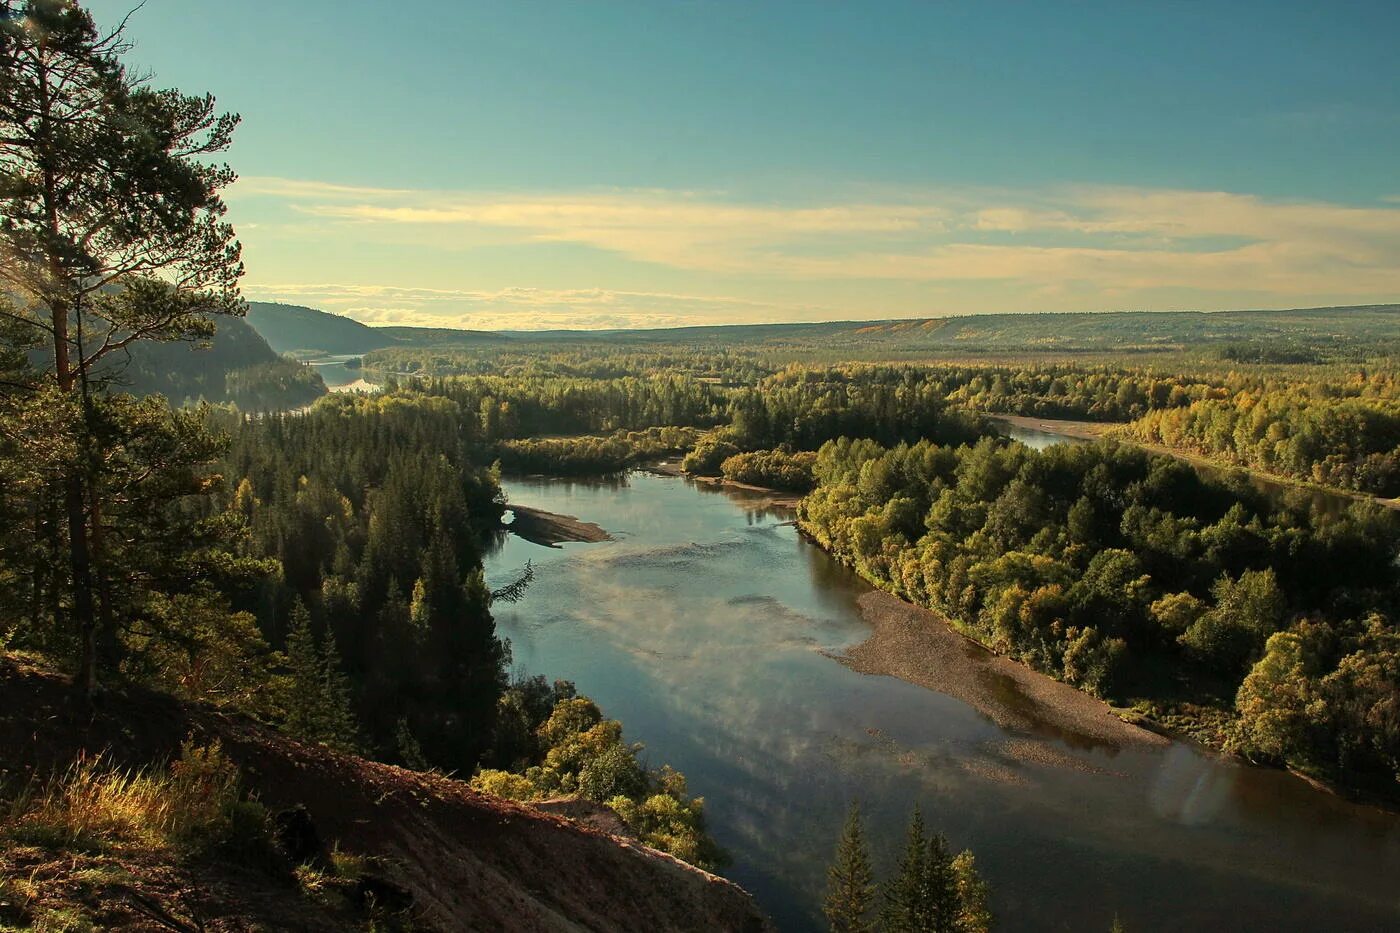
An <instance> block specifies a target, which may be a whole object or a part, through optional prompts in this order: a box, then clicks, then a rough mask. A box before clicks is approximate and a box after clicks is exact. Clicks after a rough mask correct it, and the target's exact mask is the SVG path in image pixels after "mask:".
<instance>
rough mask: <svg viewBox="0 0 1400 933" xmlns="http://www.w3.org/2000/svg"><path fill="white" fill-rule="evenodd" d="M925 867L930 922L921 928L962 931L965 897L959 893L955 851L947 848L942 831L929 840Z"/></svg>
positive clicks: (934, 932)
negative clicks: (954, 859)
mask: <svg viewBox="0 0 1400 933" xmlns="http://www.w3.org/2000/svg"><path fill="white" fill-rule="evenodd" d="M924 868H925V871H926V872H927V875H926V876H925V881H924V890H925V891H926V892H927V897H928V901H927V904H928V907H927V914H926V916H927V920H926V924H927V925H926V926H924V927H921V928H920V929H923V930H928V931H930V933H959V920H960V918H961V915H962V901H961V899H960V898H959V896H958V878H957V874H956V873H955V872H954V870H953V855H952V853H951V852H949V851H948V840H947V839H946V838H944V836H943V834H942V833H934V835H933V838H932V839H930V840H929V843H928V856H927V858H925V860H924Z"/></svg>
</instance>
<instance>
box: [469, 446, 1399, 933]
mask: <svg viewBox="0 0 1400 933" xmlns="http://www.w3.org/2000/svg"><path fill="white" fill-rule="evenodd" d="M507 485H508V487H509V489H508V491H509V495H510V498H511V501H513V502H518V503H520V504H523V505H530V506H534V507H537V508H542V509H546V510H549V511H554V512H561V513H565V514H569V515H575V516H577V517H579V518H580V519H582V520H585V521H592V522H597V523H598V524H599V525H601V526H602V527H603V528H605V529H607V530H608V531H609V532H611V533H613V534H614V535H615V536H617V539H616V540H613V541H609V542H603V543H599V544H573V543H566V544H564V545H563V546H562V547H561V548H559V549H548V548H542V547H537V546H535V545H531V544H529V543H528V542H524V541H521V540H520V539H518V538H514V537H509V536H507V537H505V538H504V539H503V540H502V541H501V542H500V545H499V548H498V550H496V551H495V552H494V553H493V554H492V556H491V558H490V560H489V562H488V573H489V576H490V579H491V582H492V584H493V585H499V584H500V583H503V582H508V581H509V579H511V574H512V571H513V570H514V569H515V568H518V567H521V566H523V565H524V563H525V561H526V560H527V559H528V560H531V561H533V563H534V566H535V568H536V572H537V577H536V582H535V583H534V584H533V585H532V586H531V588H530V590H529V592H528V593H527V595H526V597H525V599H524V600H523V601H522V602H521V603H519V604H517V605H513V606H501V607H498V610H499V611H498V624H499V627H500V630H501V632H502V634H504V635H505V636H506V637H508V638H509V639H510V640H511V642H512V646H513V653H514V658H515V662H516V664H517V666H518V667H520V668H521V669H522V670H523V671H526V672H530V673H536V672H538V673H543V674H546V675H547V676H550V677H567V678H571V679H574V680H576V681H577V682H578V684H579V687H580V689H581V690H583V691H584V692H586V693H588V694H589V695H591V696H593V697H594V698H596V699H597V700H598V701H599V702H600V703H601V704H602V706H603V708H604V709H605V710H607V711H608V713H609V714H610V715H613V716H616V717H618V718H620V719H621V720H622V721H623V722H624V723H625V724H626V727H627V734H628V737H629V738H630V739H640V740H643V741H645V742H646V743H647V755H648V757H649V759H650V761H651V762H652V763H653V764H658V765H659V764H661V763H663V762H665V763H670V764H672V765H674V766H676V767H677V768H679V769H680V770H682V771H683V772H685V773H686V775H687V777H688V778H689V779H690V783H691V789H692V791H693V792H694V793H697V794H701V795H703V796H704V797H705V798H706V801H707V805H708V813H709V817H710V820H711V825H712V828H713V830H714V832H715V834H716V835H717V837H718V838H719V841H720V843H721V844H722V845H724V846H726V847H727V848H729V849H730V851H731V852H732V853H733V854H734V856H735V863H734V865H733V867H732V868H731V869H730V871H729V874H730V875H731V877H734V878H735V879H736V880H737V881H739V882H740V883H741V884H743V885H744V886H745V887H747V888H748V889H749V890H750V891H752V892H753V893H754V894H755V895H756V896H757V897H758V898H759V900H760V902H761V903H762V905H763V907H764V908H765V909H766V910H768V911H769V912H770V913H771V914H773V916H774V917H775V918H776V919H777V920H778V921H779V923H780V925H781V926H782V927H783V928H784V929H799V930H800V929H817V928H819V926H820V924H819V919H820V918H819V915H818V914H817V911H816V907H817V904H818V903H819V900H820V896H821V890H822V886H823V883H824V869H825V864H826V861H827V859H828V857H829V855H830V852H831V849H832V846H833V844H834V841H835V838H836V835H837V834H838V832H839V830H840V825H841V820H842V818H843V816H844V811H845V808H846V806H847V804H848V802H849V801H850V800H851V799H852V798H853V797H860V798H861V799H862V801H863V804H864V808H865V811H866V813H867V816H868V820H869V830H870V834H871V837H872V840H873V841H874V842H875V844H876V845H877V847H878V848H879V849H880V850H881V852H882V853H892V852H893V851H894V849H895V848H896V847H897V846H898V843H899V840H900V838H901V834H902V830H903V824H904V821H905V819H906V818H907V815H908V810H909V807H910V806H911V805H912V804H913V803H914V802H915V801H916V800H917V801H919V802H921V803H922V804H923V806H924V808H925V812H926V814H927V816H928V819H929V822H930V823H931V824H932V825H934V826H937V827H938V828H940V829H941V830H943V831H944V832H946V833H947V834H948V835H949V836H950V838H951V839H952V840H953V841H954V842H955V843H956V844H957V845H960V846H970V847H972V848H973V849H974V850H975V851H976V852H977V855H978V860H979V863H981V864H982V865H983V867H984V871H985V873H986V874H987V876H988V877H989V878H990V879H991V880H992V882H993V883H994V885H995V891H996V894H995V906H996V907H997V909H998V910H999V911H1000V912H1001V913H1002V914H1003V916H1004V917H1006V918H1008V920H1007V922H1005V923H1004V925H1003V928H1005V929H1018V930H1081V929H1088V930H1095V929H1107V927H1108V924H1109V922H1110V920H1111V918H1112V916H1113V914H1114V913H1115V912H1117V913H1119V914H1120V915H1121V916H1122V918H1123V920H1124V923H1125V924H1126V925H1127V926H1128V928H1129V929H1132V930H1134V931H1153V930H1183V929H1220V928H1228V929H1258V930H1311V929H1328V930H1380V929H1387V928H1397V927H1400V901H1397V893H1396V889H1395V885H1394V884H1393V878H1394V877H1395V876H1396V872H1397V870H1400V828H1397V820H1396V819H1395V818H1394V817H1393V816H1390V815H1388V814H1381V813H1377V812H1376V811H1371V810H1366V809H1365V808H1360V807H1355V806H1353V805H1351V804H1347V803H1345V802H1344V801H1340V800H1337V799H1335V798H1332V797H1329V796H1327V795H1324V794H1320V793H1318V792H1317V791H1315V790H1313V789H1312V788H1310V787H1308V786H1307V785H1306V784H1304V783H1302V782H1301V781H1298V780H1296V779H1294V778H1292V777H1290V776H1289V775H1287V774H1283V773H1280V772H1270V771H1260V770H1256V769H1252V768H1242V767H1239V766H1237V765H1235V764H1233V763H1231V762H1227V761H1222V760H1220V759H1218V758H1216V757H1215V756H1212V755H1209V754H1206V753H1204V752H1201V751H1199V750H1196V749H1193V748H1189V747H1186V746H1180V745H1175V746H1167V747H1165V748H1146V747H1144V748H1138V747H1131V748H1110V747H1104V746H1102V745H1092V744H1087V743H1084V742H1082V741H1077V740H1076V739H1075V738H1074V737H1073V736H1068V735H1061V734H1055V733H1053V732H1047V731H1045V730H1042V729H1040V728H1038V727H1037V723H1038V721H1039V717H1038V715H1037V712H1036V706H1035V703H1034V701H1030V700H1029V699H1028V698H1024V697H1020V696H1018V695H1014V694H1011V693H1008V695H1007V696H1005V697H1004V698H1003V699H1004V702H1006V703H1007V704H1010V705H1012V706H1015V707H1016V710H1017V715H1016V717H1015V721H1016V722H1024V723H1026V724H1027V725H1026V727H1025V728H1023V729H1019V730H1018V729H1015V728H1000V727H998V726H997V725H996V724H995V723H993V722H992V721H990V720H989V719H988V718H986V717H984V716H982V715H981V714H979V713H977V712H976V711H974V710H973V709H971V708H970V707H968V706H966V705H964V704H963V703H961V702H959V701H957V700H954V699H952V698H950V697H947V696H944V695H942V694H939V693H936V692H933V691H930V690H925V689H922V688H920V687H915V686H912V685H910V684H907V683H904V682H902V681H899V680H895V679H892V678H887V677H871V676H864V675H861V674H858V673H855V672H854V671H851V670H849V669H847V668H846V667H845V666H843V665H841V664H840V663H838V662H837V661H835V660H833V659H832V657H831V655H832V654H839V653H840V651H841V650H842V649H843V648H845V647H846V646H849V645H851V644H854V643H856V642H858V641H860V640H861V639H863V638H864V637H865V635H866V633H867V632H868V629H867V628H866V626H865V624H864V623H863V622H862V621H861V618H860V615H859V612H858V608H857V605H856V600H857V599H858V598H859V597H860V596H861V595H862V594H863V593H866V592H868V589H869V588H868V587H866V586H865V585H864V584H863V583H861V582H860V581H859V580H857V579H856V578H855V577H854V576H853V575H852V574H851V572H850V571H849V570H847V569H846V568H844V567H841V566H840V565H838V564H836V563H834V562H833V561H831V560H829V559H828V558H827V557H826V556H825V555H823V554H822V553H821V552H820V551H819V550H817V549H816V548H814V547H812V546H810V545H809V544H807V543H805V542H804V541H802V540H801V538H800V537H799V536H798V535H797V533H796V531H795V529H793V528H792V527H791V526H789V525H786V524H785V523H786V522H787V521H788V520H789V519H790V518H791V514H790V513H789V512H786V511H785V510H781V509H775V508H772V507H771V506H770V505H762V504H760V505H758V506H757V507H755V502H760V503H761V501H762V497H756V496H753V495H751V494H733V493H730V492H724V491H716V490H714V489H712V488H711V487H706V486H695V485H693V484H688V483H687V482H685V481H684V480H680V479H674V478H664V477H657V476H652V475H646V474H634V475H633V476H632V477H631V478H630V479H629V480H628V481H626V482H624V483H581V482H577V481H559V482H555V481H550V480H544V479H540V478H532V479H525V480H512V481H509V482H508V483H507ZM970 647H971V648H972V649H973V650H975V646H970ZM974 661H975V659H974V658H971V657H970V658H969V662H970V663H973V662H974ZM887 861H888V860H887V859H886V858H885V857H884V855H881V857H880V858H879V859H878V862H879V865H878V867H879V868H880V869H881V870H882V871H884V870H887V869H888V867H889V866H888V864H887ZM1012 918H1014V919H1012Z"/></svg>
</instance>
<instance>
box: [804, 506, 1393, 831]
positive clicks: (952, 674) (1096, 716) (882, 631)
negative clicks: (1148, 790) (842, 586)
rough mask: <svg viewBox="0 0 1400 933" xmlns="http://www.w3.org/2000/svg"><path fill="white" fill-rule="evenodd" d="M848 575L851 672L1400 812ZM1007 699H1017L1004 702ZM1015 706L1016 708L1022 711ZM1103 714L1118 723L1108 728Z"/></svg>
mask: <svg viewBox="0 0 1400 933" xmlns="http://www.w3.org/2000/svg"><path fill="white" fill-rule="evenodd" d="M794 524H796V526H797V531H798V534H800V535H801V536H802V537H803V538H804V539H805V540H806V541H807V542H808V543H809V544H811V545H812V546H813V547H815V548H817V549H818V550H820V551H821V552H822V553H823V554H825V555H826V556H827V557H828V558H829V559H830V560H833V561H836V563H838V564H840V565H841V566H843V567H848V566H849V565H847V564H845V563H843V562H842V561H839V560H837V558H836V557H835V556H834V555H832V554H831V552H829V551H828V550H827V549H826V548H824V547H822V546H821V545H820V544H819V543H818V542H817V541H816V539H815V538H813V537H812V535H811V534H810V533H809V532H808V531H807V530H806V529H805V528H803V527H802V523H801V522H796V523H794ZM852 573H854V574H855V575H856V577H857V578H858V579H859V580H860V581H861V582H862V583H864V584H865V585H867V586H869V587H870V588H871V589H870V592H868V593H865V594H864V595H862V596H861V597H859V599H858V600H857V605H858V606H859V608H860V614H861V618H862V619H863V620H864V621H865V622H866V623H867V624H869V625H870V627H871V634H870V636H869V637H868V638H866V639H865V640H864V641H862V642H860V643H859V644H857V645H854V646H852V647H850V648H847V649H846V650H845V651H844V652H841V653H834V652H833V653H830V654H829V656H830V657H831V658H832V659H833V660H836V661H838V662H839V663H841V664H843V665H845V666H846V667H848V668H850V669H851V670H854V671H856V672H858V673H861V674H874V675H879V676H885V677H894V678H896V679H898V680H902V681H904V682H905V683H909V684H913V685H914V686H916V687H923V688H924V689H926V690H933V691H934V692H936V693H942V694H944V695H945V696H951V697H953V698H954V699H957V700H961V701H962V702H964V703H967V704H968V705H969V706H971V707H972V708H973V709H976V710H977V711H978V712H980V713H982V714H983V715H984V716H986V717H987V718H988V719H991V720H992V721H993V722H994V723H996V724H997V725H998V726H1000V727H1002V728H1004V729H1008V730H1013V731H1017V732H1022V733H1023V734H1027V735H1029V736H1030V737H1031V738H1032V739H1038V740H1040V741H1041V742H1042V743H1043V742H1044V740H1046V739H1058V740H1059V741H1061V742H1064V743H1065V744H1067V745H1069V746H1071V747H1072V748H1076V749H1078V748H1082V747H1088V748H1094V747H1108V748H1110V749H1117V748H1122V747H1124V746H1127V745H1134V746H1138V747H1158V748H1160V747H1163V746H1166V745H1170V744H1172V743H1180V744H1182V745H1189V746H1193V747H1195V748H1198V749H1202V750H1204V751H1206V752H1209V753H1210V754H1212V755H1216V756H1219V757H1221V758H1225V759H1228V760H1231V761H1235V762H1238V763H1240V764H1241V765H1242V766H1244V767H1248V768H1260V769H1263V770H1266V771H1282V772H1286V773H1288V774H1289V775H1291V776H1292V777H1294V778H1296V779H1297V780H1300V781H1302V782H1304V783H1306V784H1308V785H1309V786H1310V787H1312V788H1313V789H1314V790H1317V791H1320V792H1322V793H1324V794H1327V795H1328V796H1331V797H1335V798H1337V799H1339V800H1345V801H1346V802H1348V803H1350V804H1353V805H1356V806H1363V807H1369V808H1371V809H1373V810H1378V811H1380V812H1382V813H1387V814H1400V802H1397V801H1395V800H1392V799H1391V798H1389V797H1386V796H1382V795H1379V794H1376V793H1373V792H1370V791H1368V790H1366V789H1364V788H1354V787H1347V786H1345V785H1342V784H1336V783H1334V782H1331V781H1328V780H1326V779H1325V778H1321V777H1318V776H1316V775H1312V774H1308V773H1306V772H1303V771H1299V770H1298V769H1296V768H1294V767H1292V766H1290V765H1287V764H1278V765H1275V764H1269V763H1266V762H1257V761H1252V760H1250V759H1248V758H1245V757H1243V756H1240V755H1234V754H1231V753H1229V752H1227V751H1225V750H1224V749H1223V748H1221V747H1219V746H1218V745H1215V744H1214V743H1212V742H1208V741H1205V740H1204V739H1203V738H1201V737H1199V736H1197V735H1193V734H1189V733H1185V732H1182V731H1180V730H1177V729H1173V728H1172V727H1170V726H1168V725H1167V724H1165V723H1163V722H1160V721H1158V720H1156V719H1153V718H1152V717H1151V716H1148V715H1146V714H1143V713H1138V712H1136V711H1133V710H1129V709H1124V708H1122V707H1116V706H1113V705H1112V704H1111V703H1109V702H1108V701H1106V700H1102V699H1100V698H1098V697H1095V696H1093V695H1091V694H1089V693H1086V692H1085V691H1083V690H1081V689H1079V688H1078V687H1074V686H1071V685H1070V684H1067V683H1065V682H1064V681H1062V680H1056V679H1055V678H1053V677H1051V676H1050V675H1049V674H1044V673H1041V672H1040V671H1037V670H1035V669H1034V668H1032V667H1031V666H1030V665H1028V664H1025V663H1023V662H1021V661H1017V660H1016V659H1014V658H1011V657H1007V656H1006V655H1002V654H998V653H996V652H995V651H993V650H992V649H991V648H989V647H987V646H986V645H984V644H982V642H980V641H978V640H977V639H976V638H974V637H973V636H972V635H970V634H968V633H967V632H965V631H964V630H963V629H962V628H961V627H960V626H958V625H957V624H956V623H954V622H953V621H952V620H951V619H949V618H948V617H946V616H944V615H943V614H942V613H940V612H937V611H935V610H932V609H925V608H924V607H922V606H918V605H915V604H914V603H911V602H909V601H908V600H906V599H904V598H902V597H899V596H896V595H894V594H893V593H891V592H889V591H888V590H884V589H881V588H880V587H878V586H877V585H876V584H874V583H872V582H871V581H870V580H867V579H866V578H865V577H864V576H863V575H861V574H860V573H859V571H855V570H852ZM954 651H959V652H961V653H962V654H963V667H966V661H969V660H971V661H976V662H978V663H979V665H982V666H981V668H980V669H981V670H985V671H987V672H988V673H987V676H986V678H985V679H986V681H988V682H987V683H981V684H979V683H976V682H973V683H971V684H969V682H968V679H967V678H966V677H965V676H964V675H962V674H961V673H960V672H959V671H958V670H957V669H956V668H955V667H954V666H953V665H952V664H951V663H950V658H951V657H952V656H953V655H952V653H953V652H954ZM1002 678H1006V679H1002ZM1008 696H1014V697H1016V698H1017V699H1016V700H1014V701H1013V702H1012V703H1011V704H1007V703H1006V702H1005V701H1006V699H1007V697H1008ZM1018 705H1020V708H1019V709H1017V708H1016V707H1017V706H1018ZM1032 711H1033V712H1034V713H1036V715H1037V716H1039V717H1040V719H1039V720H1038V721H1037V722H1036V723H1033V724H1032V725H1031V726H1030V727H1029V728H1027V727H1025V726H1023V725H1021V724H1019V723H1018V722H1017V719H1028V715H1029V713H1031V712H1032ZM1125 714H1131V715H1125ZM1105 719H1107V720H1108V722H1109V723H1116V724H1117V725H1116V726H1115V725H1111V724H1109V725H1105ZM1049 763H1055V762H1053V761H1052V762H1049Z"/></svg>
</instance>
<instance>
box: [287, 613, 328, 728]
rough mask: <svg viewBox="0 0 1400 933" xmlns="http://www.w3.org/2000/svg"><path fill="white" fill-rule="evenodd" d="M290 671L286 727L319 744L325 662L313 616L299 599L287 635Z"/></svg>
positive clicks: (288, 666)
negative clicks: (317, 645) (313, 629)
mask: <svg viewBox="0 0 1400 933" xmlns="http://www.w3.org/2000/svg"><path fill="white" fill-rule="evenodd" d="M287 670H288V681H289V682H288V684H287V688H288V689H287V701H286V704H285V705H286V719H285V720H284V722H283V726H284V728H285V729H286V730H287V732H288V734H290V735H292V736H295V737H296V738H299V739H305V740H306V741H310V742H314V741H317V736H318V735H319V732H320V711H321V705H322V703H321V694H322V689H323V685H322V676H321V659H320V654H319V652H318V651H317V650H316V636H315V635H314V634H313V633H312V631H311V614H310V613H309V612H307V611H306V606H305V605H303V604H302V601H301V600H299V599H298V600H297V601H296V602H295V603H294V604H293V605H292V618H291V627H290V628H289V630H288V632H287Z"/></svg>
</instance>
